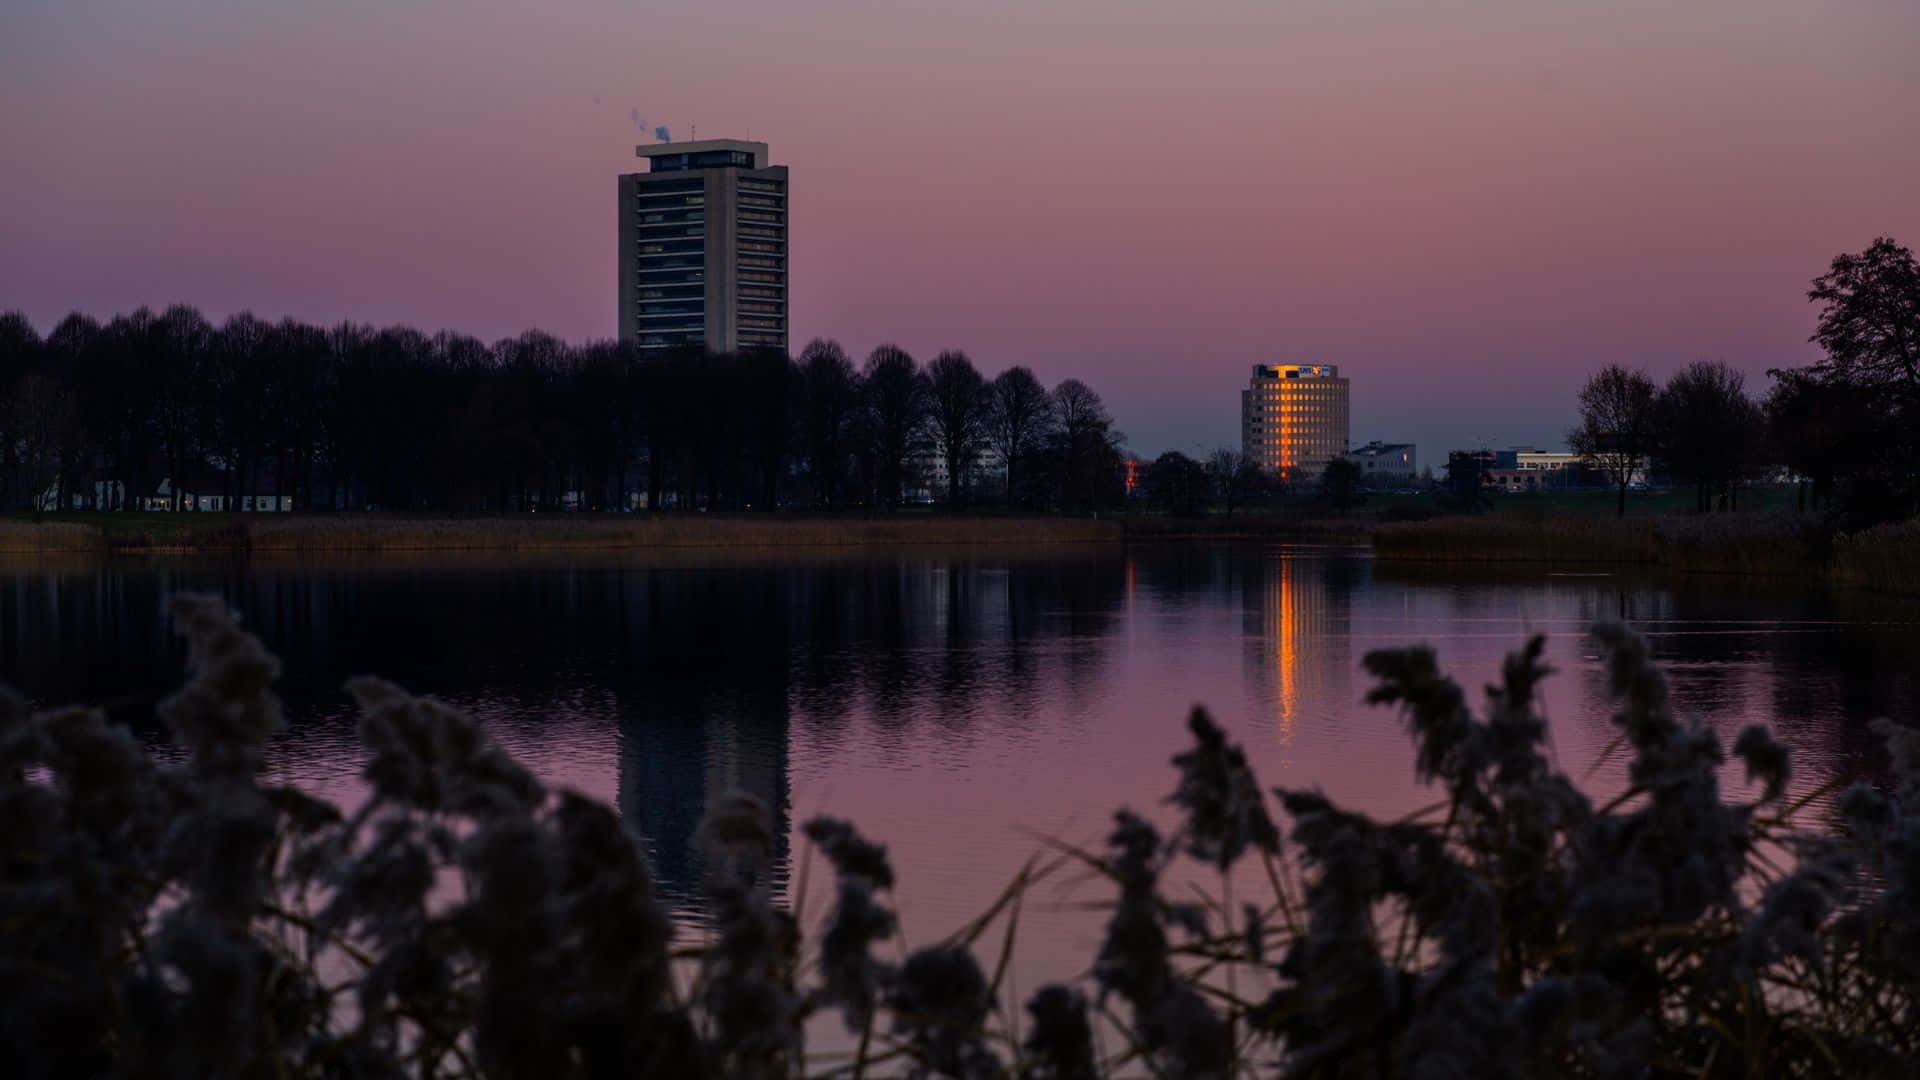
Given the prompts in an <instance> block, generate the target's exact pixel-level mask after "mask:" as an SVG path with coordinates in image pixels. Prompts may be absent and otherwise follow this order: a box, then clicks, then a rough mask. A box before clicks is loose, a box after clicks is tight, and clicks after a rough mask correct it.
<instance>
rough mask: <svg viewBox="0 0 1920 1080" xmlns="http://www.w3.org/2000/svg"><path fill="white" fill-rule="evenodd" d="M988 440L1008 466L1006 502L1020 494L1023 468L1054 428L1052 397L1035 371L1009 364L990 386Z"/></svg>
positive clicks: (1002, 462)
mask: <svg viewBox="0 0 1920 1080" xmlns="http://www.w3.org/2000/svg"><path fill="white" fill-rule="evenodd" d="M988 390H989V392H990V408H989V416H988V417H987V443H988V445H989V446H991V447H993V450H994V452H995V453H996V454H998V455H1000V462H1001V464H1002V465H1003V466H1005V468H1006V470H1007V505H1009V506H1012V505H1013V503H1014V501H1015V500H1016V499H1017V498H1018V492H1019V483H1020V480H1021V478H1022V476H1023V474H1022V473H1021V469H1022V468H1023V467H1024V466H1025V465H1026V463H1027V462H1028V461H1029V460H1030V459H1031V458H1032V457H1033V455H1034V454H1035V453H1036V452H1038V451H1039V449H1040V448H1041V447H1042V446H1044V445H1046V440H1047V436H1048V435H1049V434H1050V433H1051V432H1052V430H1053V423H1054V413H1053V399H1052V398H1051V397H1048V396H1047V388H1046V387H1044V386H1042V385H1040V380H1039V379H1036V378H1034V376H1033V372H1031V371H1029V370H1027V369H1026V368H1024V367H1010V368H1008V369H1007V370H1005V371H1003V372H1001V373H1000V374H999V375H998V376H996V377H995V378H994V380H993V382H992V384H990V386H989V387H988Z"/></svg>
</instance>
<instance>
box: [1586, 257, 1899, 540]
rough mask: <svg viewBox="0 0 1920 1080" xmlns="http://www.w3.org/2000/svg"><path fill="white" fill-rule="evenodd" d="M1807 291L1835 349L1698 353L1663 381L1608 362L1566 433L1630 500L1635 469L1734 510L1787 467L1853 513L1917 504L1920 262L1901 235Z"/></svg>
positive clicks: (1855, 519) (1887, 514)
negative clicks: (1758, 360) (1794, 357)
mask: <svg viewBox="0 0 1920 1080" xmlns="http://www.w3.org/2000/svg"><path fill="white" fill-rule="evenodd" d="M1807 299H1808V300H1810V301H1812V302H1814V303H1817V304H1819V305H1820V316H1819V321H1818V323H1817V325H1816V328H1815V330H1814V333H1813V338H1812V340H1813V341H1814V342H1815V343H1816V344H1818V345H1819V346H1820V347H1821V349H1822V350H1823V351H1824V352H1825V353H1826V356H1825V357H1824V358H1823V359H1821V360H1819V361H1816V362H1815V363H1812V364H1809V365H1808V366H1806V367H1800V368H1784V369H1773V370H1770V371H1768V372H1767V374H1768V376H1769V377H1770V378H1771V379H1772V380H1773V385H1772V386H1771V387H1770V388H1769V389H1768V391H1767V393H1766V394H1765V395H1764V396H1763V397H1761V398H1758V399H1756V398H1754V397H1752V396H1750V395H1749V393H1748V391H1747V385H1746V376H1745V375H1743V374H1742V373H1741V372H1739V371H1737V370H1735V369H1734V368H1733V367H1732V366H1730V365H1728V364H1727V363H1725V362H1724V361H1717V360H1699V361H1695V362H1694V363H1691V364H1688V365H1687V366H1686V367H1684V368H1682V369H1680V370H1679V371H1678V372H1676V373H1675V374H1674V375H1673V377H1672V378H1670V379H1669V380H1668V381H1667V382H1666V384H1665V385H1664V386H1662V385H1659V384H1656V383H1655V382H1654V381H1653V379H1652V378H1650V377H1649V376H1648V375H1647V374H1646V372H1644V371H1641V370H1638V369H1635V368H1630V367H1628V366H1626V365H1622V364H1609V365H1607V366H1606V367H1605V368H1603V369H1601V370H1600V371H1599V372H1597V373H1595V374H1594V375H1593V376H1592V377H1591V378H1589V379H1588V380H1587V382H1586V384H1585V385H1584V386H1583V387H1582V388H1581V390H1580V395H1579V402H1580V423H1579V424H1578V425H1577V426H1575V427H1574V428H1573V429H1572V430H1571V431H1569V432H1568V433H1567V442H1568V444H1569V445H1570V446H1571V447H1573V449H1574V450H1575V451H1576V452H1577V453H1580V454H1582V455H1584V456H1585V457H1586V458H1587V459H1588V460H1589V461H1590V462H1592V463H1593V465H1594V466H1595V467H1596V468H1597V469H1599V470H1600V471H1601V472H1603V473H1605V474H1606V475H1607V476H1608V477H1609V479H1610V480H1611V481H1612V483H1613V484H1614V485H1615V487H1616V488H1617V489H1618V492H1619V501H1618V506H1619V512H1620V513H1622V514H1624V513H1626V507H1627V491H1628V488H1629V487H1630V486H1631V484H1632V483H1633V482H1634V481H1635V479H1636V478H1638V477H1643V476H1645V475H1647V474H1649V473H1661V474H1664V475H1665V476H1666V477H1667V478H1668V479H1669V480H1670V481H1672V482H1673V483H1676V484H1680V485H1685V486H1687V487H1691V488H1692V489H1693V492H1694V509H1695V510H1696V511H1698V512H1702V513H1705V512H1709V511H1712V510H1714V509H1715V508H1716V507H1717V508H1718V509H1721V510H1733V509H1737V508H1738V505H1739V498H1740V490H1741V488H1742V486H1743V485H1744V484H1745V483H1746V482H1748V481H1750V480H1752V479H1754V478H1756V477H1757V476H1761V475H1764V474H1767V473H1771V472H1776V471H1778V470H1785V471H1786V472H1787V473H1788V474H1789V475H1790V476H1792V477H1793V478H1795V479H1796V480H1797V481H1798V482H1799V487H1800V500H1801V504H1802V506H1803V508H1804V506H1805V505H1806V503H1807V502H1808V500H1809V497H1810V498H1811V502H1812V504H1813V505H1814V506H1815V507H1824V508H1826V509H1827V510H1829V511H1830V512H1833V513H1836V514H1838V515H1839V516H1840V517H1841V518H1842V519H1843V520H1845V521H1846V522H1848V523H1851V524H1854V525H1868V524H1874V523H1877V522H1880V521H1889V520H1896V519H1899V518H1902V517H1905V516H1907V515H1910V514H1913V513H1915V512H1917V511H1920V261H1916V260H1915V258H1914V254H1913V252H1912V251H1911V250H1910V249H1908V248H1906V247H1903V246H1901V245H1900V244H1898V243H1896V242H1895V241H1894V240H1893V239H1892V238H1891V237H1885V236H1883V237H1878V238H1876V239H1875V240H1874V241H1873V243H1872V244H1870V245H1868V246H1867V247H1866V249H1865V250H1863V251H1860V252H1858V253H1853V252H1843V253H1841V254H1840V255H1837V256H1835V257H1834V259H1833V262H1832V264H1831V265H1830V266H1829V267H1828V269H1827V272H1826V273H1824V274H1822V275H1820V276H1819V277H1817V278H1815V279H1813V283H1812V288H1811V289H1809V290H1808V292H1807Z"/></svg>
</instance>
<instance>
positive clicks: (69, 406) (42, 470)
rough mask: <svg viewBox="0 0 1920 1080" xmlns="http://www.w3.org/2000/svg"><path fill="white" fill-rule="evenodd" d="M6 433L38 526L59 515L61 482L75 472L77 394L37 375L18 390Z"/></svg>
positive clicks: (62, 492)
mask: <svg viewBox="0 0 1920 1080" xmlns="http://www.w3.org/2000/svg"><path fill="white" fill-rule="evenodd" d="M11 406H12V409H11V412H12V414H13V415H12V418H11V420H10V422H9V423H8V425H7V427H8V431H9V433H10V434H12V435H13V436H14V437H15V438H16V439H18V440H19V445H20V470H21V472H22V474H23V479H24V481H25V488H26V492H25V493H26V496H27V499H28V503H27V505H28V507H29V509H31V510H32V511H33V517H34V520H35V521H38V520H39V519H40V515H41V513H42V512H44V511H46V510H58V509H60V508H61V504H62V502H63V501H64V496H65V494H66V492H65V490H64V487H65V485H64V484H63V483H61V481H63V480H65V479H66V477H67V475H68V474H69V473H71V472H73V469H74V462H73V460H72V458H73V453H74V450H75V447H76V444H77V443H78V442H79V439H78V437H77V430H76V429H77V422H76V419H75V409H74V402H73V392H72V391H70V390H68V389H67V388H66V387H64V386H62V385H60V383H59V381H58V380H56V379H54V378H53V377H52V376H50V375H46V374H43V373H41V372H38V371H35V372H31V373H29V374H27V375H25V376H22V377H21V379H20V381H19V382H18V383H17V384H15V386H14V390H13V396H12V400H11Z"/></svg>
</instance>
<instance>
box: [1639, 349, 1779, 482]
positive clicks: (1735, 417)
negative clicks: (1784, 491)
mask: <svg viewBox="0 0 1920 1080" xmlns="http://www.w3.org/2000/svg"><path fill="white" fill-rule="evenodd" d="M1746 381H1747V380H1746V376H1744V375H1742V374H1741V373H1740V372H1738V371H1735V370H1734V369H1733V368H1731V367H1728V366H1727V365H1726V364H1725V363H1723V362H1720V361H1707V360H1699V361H1695V362H1694V363H1691V364H1688V365H1687V366H1686V367H1684V368H1682V369H1681V370H1680V371H1679V372H1678V373H1676V374H1675V375H1674V377H1673V378H1672V379H1671V380H1669V381H1668V382H1667V386H1666V389H1664V390H1662V391H1661V392H1660V397H1659V400H1658V404H1657V422H1656V431H1657V436H1658V440H1657V441H1658V451H1657V452H1658V454H1659V456H1660V459H1661V461H1662V462H1664V463H1665V465H1666V468H1667V469H1668V470H1670V471H1671V472H1672V474H1673V475H1675V476H1677V477H1685V478H1686V479H1688V480H1690V481H1692V482H1693V486H1694V509H1695V510H1698V511H1701V512H1705V511H1708V510H1711V509H1713V502H1714V496H1715V495H1716V494H1718V495H1719V496H1720V497H1721V499H1722V500H1723V503H1722V505H1723V506H1724V505H1725V500H1727V499H1731V500H1733V502H1734V506H1735V507H1736V508H1737V506H1738V500H1739V479H1740V475H1741V472H1742V470H1743V469H1744V468H1745V466H1746V464H1747V462H1748V460H1749V458H1750V457H1751V456H1752V453H1751V451H1752V450H1753V448H1754V444H1755V440H1756V436H1757V435H1758V433H1759V431H1760V426H1761V425H1760V412H1759V410H1758V409H1757V408H1756V407H1755V406H1754V404H1753V402H1752V401H1750V400H1749V399H1748V398H1747V393H1746Z"/></svg>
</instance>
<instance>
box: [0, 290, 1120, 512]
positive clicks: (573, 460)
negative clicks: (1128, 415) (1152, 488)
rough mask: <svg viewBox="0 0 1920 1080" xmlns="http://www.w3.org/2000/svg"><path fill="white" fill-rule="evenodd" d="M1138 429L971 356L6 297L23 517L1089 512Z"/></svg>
mask: <svg viewBox="0 0 1920 1080" xmlns="http://www.w3.org/2000/svg"><path fill="white" fill-rule="evenodd" d="M1121 438H1122V436H1121V434H1120V432H1119V431H1117V430H1116V429H1115V428H1114V426H1113V419H1112V417H1111V416H1110V415H1109V414H1108V412H1107V410H1106V407H1105V406H1104V405H1103V404H1102V403H1101V400H1100V397H1099V395H1098V394H1097V393H1095V392H1094V390H1093V389H1092V388H1091V387H1089V386H1087V385H1086V384H1084V383H1082V382H1080V381H1079V380H1077V379H1068V380H1065V381H1064V382H1062V383H1060V384H1059V385H1057V386H1055V387H1054V388H1053V389H1051V390H1048V389H1047V388H1046V387H1045V386H1043V385H1042V384H1041V382H1040V381H1039V379H1038V378H1036V377H1035V376H1034V374H1033V372H1031V371H1030V370H1028V369H1027V368H1024V367H1012V368H1009V369H1007V370H1006V371H1003V372H1001V373H1000V374H998V375H997V376H994V377H993V378H991V379H989V378H987V377H986V376H985V375H983V374H982V373H981V372H980V371H979V370H978V369H977V368H976V367H975V366H974V364H973V362H972V361H971V360H970V359H969V358H968V357H967V356H966V354H965V353H962V352H957V351H949V352H943V353H941V354H939V356H938V357H936V358H935V359H934V361H933V362H932V363H931V364H927V365H924V366H923V365H921V364H920V363H918V362H917V361H916V360H915V359H914V358H913V357H912V356H911V355H909V354H908V353H907V352H906V351H905V350H903V349H901V348H899V347H897V346H894V345H882V346H880V347H879V348H876V349H874V350H873V351H872V352H871V353H870V354H869V355H868V356H867V358H866V360H865V362H864V363H862V364H859V365H857V366H856V364H855V362H854V361H853V359H852V358H851V357H850V356H849V355H848V354H847V353H846V351H845V350H844V349H842V348H841V347H840V345H839V344H837V343H836V342H833V341H826V340H815V341H813V342H811V343H809V344H808V345H807V347H806V348H805V349H804V350H802V351H801V353H800V355H799V357H798V358H797V359H795V358H790V357H788V356H787V355H786V354H784V353H782V352H773V351H752V352H741V353H737V354H731V353H730V354H719V355H716V354H710V353H708V352H706V351H704V350H702V349H699V348H697V347H696V348H693V349H688V350H678V351H669V352H665V353H657V352H642V351H640V350H639V349H637V348H635V347H633V346H631V345H628V344H625V343H619V342H612V341H596V342H590V343H586V344H580V345H574V344H569V343H567V342H565V341H562V340H560V339H559V338H556V337H554V336H552V335H550V334H546V333H543V332H541V331H537V330H534V331H528V332H526V333H523V334H521V335H520V336H518V337H513V338H507V339H504V340H502V341H499V342H496V343H494V344H492V345H488V344H486V343H484V342H482V341H480V340H478V339H476V338H472V337H468V336H465V335H461V334H456V333H451V332H441V333H439V334H435V335H432V336H428V335H426V334H424V333H421V332H420V331H418V330H415V329H413V328H411V327H406V326H395V327H387V328H384V329H382V328H375V327H371V326H364V325H358V324H353V323H342V324H340V325H338V326H334V327H330V328H329V327H319V326H313V325H308V324H306V323H302V322H298V321H296V320H293V319H286V320H283V321H281V322H277V323H269V322H266V321H264V320H262V319H259V318H257V317H255V316H254V315H252V314H250V313H241V314H238V315H235V316H233V317H232V318H230V319H228V320H226V321H225V322H224V323H221V324H219V325H215V324H213V323H211V322H210V321H208V320H207V319H206V318H205V317H204V316H203V315H201V313H200V312H198V311H196V310H194V309H193V308H191V307H187V306H175V307H170V308H168V309H166V310H165V311H163V312H160V313H158V314H156V313H154V312H153V311H151V310H149V309H147V308H141V309H140V310H137V311H134V312H132V313H130V314H124V315H118V316H115V317H114V318H112V319H111V320H109V321H107V322H105V323H100V322H97V321H96V320H94V319H92V318H89V317H88V316H86V315H82V314H79V313H75V314H72V315H69V316H67V317H66V318H65V319H64V320H62V321H61V322H60V324H59V325H58V326H57V327H55V328H54V329H53V330H52V331H51V332H50V333H49V334H47V335H46V337H45V338H44V339H43V338H41V337H40V335H39V334H38V333H37V331H36V330H35V328H34V326H33V325H32V323H31V322H29V321H28V320H27V319H26V317H25V316H24V315H22V314H20V313H17V312H14V313H8V314H4V315H0V504H3V505H4V506H5V507H6V508H8V509H11V510H34V511H41V510H56V509H69V510H70V509H93V510H103V511H118V510H133V509H144V508H149V507H151V508H165V509H190V508H194V507H193V506H192V505H190V504H189V502H188V501H187V497H188V496H198V497H202V498H206V499H208V500H210V501H209V503H208V504H206V505H217V506H222V507H228V508H236V507H244V506H249V505H263V506H264V505H272V506H275V507H280V506H287V507H290V508H292V509H297V510H328V509H364V508H382V509H394V510H438V511H491V512H502V511H529V510H542V511H552V510H559V509H563V508H580V509H588V510H611V509H619V508H632V507H641V506H644V507H649V508H666V509H680V510H692V509H703V510H716V511H718V510H726V511H745V510H755V511H760V510H772V509H803V510H816V509H817V510H842V509H854V508H862V509H893V508H897V507H899V506H900V505H902V504H903V503H904V502H907V501H919V500H925V501H933V500H938V501H940V502H943V503H946V504H948V505H951V506H967V505H997V506H1006V507H1011V508H1017V509H1022V510H1031V511H1049V510H1075V511H1077V510H1087V509H1094V508H1099V507H1102V506H1105V505H1108V504H1110V503H1113V502H1116V501H1118V500H1120V499H1121V498H1123V497H1124V483H1125V473H1124V464H1123V458H1122V453H1121V450H1120V443H1121ZM936 481H939V482H938V483H936ZM269 499H271V500H272V501H271V502H270V503H269V502H268V500H269ZM212 500H217V502H216V501H212Z"/></svg>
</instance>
